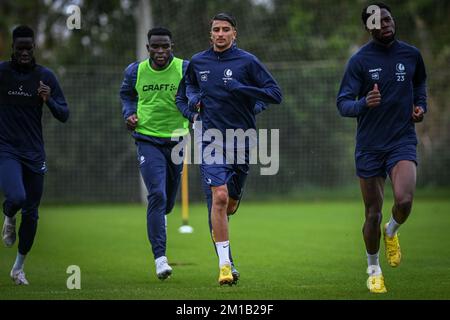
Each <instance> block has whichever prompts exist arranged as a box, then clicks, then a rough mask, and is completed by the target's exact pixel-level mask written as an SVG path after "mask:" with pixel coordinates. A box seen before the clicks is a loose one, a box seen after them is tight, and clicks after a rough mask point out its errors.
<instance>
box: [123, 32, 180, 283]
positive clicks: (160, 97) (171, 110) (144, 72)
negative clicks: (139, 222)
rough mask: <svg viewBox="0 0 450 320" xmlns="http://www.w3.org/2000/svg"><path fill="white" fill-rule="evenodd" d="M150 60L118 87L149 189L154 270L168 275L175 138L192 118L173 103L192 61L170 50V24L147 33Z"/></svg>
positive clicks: (176, 177)
mask: <svg viewBox="0 0 450 320" xmlns="http://www.w3.org/2000/svg"><path fill="white" fill-rule="evenodd" d="M147 37H148V44H147V50H148V52H149V55H150V58H149V59H147V60H144V61H140V62H134V63H132V64H131V65H129V66H128V67H127V68H126V70H125V76H124V80H123V82H122V86H121V88H120V99H121V101H122V113H123V117H124V119H125V122H126V124H127V127H128V129H129V130H131V131H133V133H132V135H133V137H134V139H135V143H136V146H137V157H138V162H139V169H140V172H141V175H142V178H143V180H144V182H145V185H146V187H147V191H148V196H147V199H148V207H147V233H148V238H149V240H150V244H151V246H152V251H153V255H154V258H155V265H156V274H157V276H158V278H159V279H161V280H164V279H167V278H168V277H169V276H170V275H171V274H172V268H171V267H170V265H169V264H168V261H167V257H166V221H167V220H166V214H168V213H170V212H171V211H172V209H173V206H174V204H175V198H176V194H177V190H178V187H179V184H180V178H181V171H182V169H183V164H182V163H181V164H175V163H174V162H173V161H172V160H171V153H172V149H173V147H174V146H175V145H176V144H177V143H178V142H177V141H172V140H171V138H172V137H182V136H185V135H186V134H188V132H189V129H188V125H189V120H187V119H186V118H184V117H183V115H182V114H181V113H180V111H178V108H177V106H176V104H175V95H176V93H177V90H178V85H179V83H180V81H181V79H182V78H183V75H184V72H185V70H186V68H187V65H188V61H184V60H182V59H179V58H176V57H174V56H173V53H172V47H173V42H172V33H171V32H170V31H169V30H168V29H166V28H153V29H151V30H150V31H149V32H148V35H147Z"/></svg>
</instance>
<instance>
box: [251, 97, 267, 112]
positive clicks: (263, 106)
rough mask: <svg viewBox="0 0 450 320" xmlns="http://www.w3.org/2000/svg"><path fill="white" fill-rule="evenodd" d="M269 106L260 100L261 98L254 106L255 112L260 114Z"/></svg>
mask: <svg viewBox="0 0 450 320" xmlns="http://www.w3.org/2000/svg"><path fill="white" fill-rule="evenodd" d="M268 106H269V105H268V104H267V103H265V102H262V101H259V100H256V103H255V107H254V108H253V113H254V114H255V115H256V114H260V113H261V112H263V111H264V110H266V109H267V107H268Z"/></svg>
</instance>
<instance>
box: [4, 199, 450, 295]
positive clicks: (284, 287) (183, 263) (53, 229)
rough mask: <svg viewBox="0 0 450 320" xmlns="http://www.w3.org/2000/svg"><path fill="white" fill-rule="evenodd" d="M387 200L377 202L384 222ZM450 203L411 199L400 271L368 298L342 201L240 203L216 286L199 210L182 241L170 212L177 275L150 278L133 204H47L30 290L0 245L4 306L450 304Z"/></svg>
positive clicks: (30, 268) (354, 228)
mask: <svg viewBox="0 0 450 320" xmlns="http://www.w3.org/2000/svg"><path fill="white" fill-rule="evenodd" d="M391 205H392V202H391V201H390V200H387V201H386V202H385V205H384V217H383V220H384V221H387V220H388V219H389V216H390V208H391ZM449 212H450V201H448V200H436V201H431V200H424V199H418V200H417V201H416V202H415V203H414V208H413V213H412V215H411V217H410V219H409V220H408V222H407V224H406V225H405V226H403V227H402V228H401V229H400V243H401V246H402V252H403V261H402V264H401V265H400V266H399V267H398V268H396V269H393V268H391V267H389V266H388V265H387V262H386V259H385V256H384V245H383V244H382V243H381V250H380V261H381V267H382V269H383V273H384V276H385V280H386V286H387V289H388V293H387V294H384V295H373V294H369V293H368V290H367V289H366V284H365V282H366V278H367V276H366V274H365V269H366V257H365V249H364V245H363V240H362V234H361V227H362V223H363V206H362V203H361V202H360V201H348V202H336V201H333V202H330V201H327V202H306V203H305V202H301V203H293V202H284V203H280V202H279V203H276V202H268V203H250V202H244V203H243V204H242V205H241V207H240V209H239V212H238V213H237V214H236V215H235V216H233V217H232V218H231V222H230V223H231V245H232V248H233V252H234V258H235V261H236V265H237V268H238V270H239V271H240V272H241V281H240V282H239V284H238V285H237V286H233V287H228V286H226V287H219V286H218V284H217V277H218V262H217V258H216V256H215V253H214V249H213V246H212V244H211V241H210V238H209V232H208V228H207V214H206V207H205V206H204V205H203V204H198V205H193V206H191V215H190V225H192V226H193V227H194V229H195V230H194V233H193V234H179V233H178V231H177V229H178V227H179V226H180V223H181V217H180V213H179V208H176V209H175V210H174V212H173V213H172V214H170V215H169V226H168V252H167V255H168V258H169V262H170V263H171V265H172V267H173V269H174V273H173V276H172V277H171V278H170V279H169V280H166V281H164V282H162V281H160V280H158V279H157V278H156V275H155V267H154V261H153V257H152V254H151V251H150V247H149V243H148V240H147V235H146V222H145V208H144V207H143V206H138V205H83V206H48V207H43V208H42V209H41V219H40V221H39V229H38V235H37V237H36V241H35V245H34V248H33V250H32V251H31V254H30V255H29V257H28V258H27V261H26V264H25V271H26V273H27V277H28V280H29V281H30V283H31V285H30V286H28V287H16V286H14V285H13V283H12V281H11V280H10V279H9V271H10V268H11V266H12V263H13V262H14V258H15V254H16V248H17V244H16V245H15V246H14V248H12V249H8V248H4V247H1V248H0V300H4V299H170V300H176V299H182V300H192V299H281V300H286V299H450V246H449V244H450V233H449V232H448V227H449V226H450V215H449ZM69 265H78V266H80V268H81V290H68V289H67V288H66V280H67V278H68V277H69V274H66V269H67V267H68V266H69Z"/></svg>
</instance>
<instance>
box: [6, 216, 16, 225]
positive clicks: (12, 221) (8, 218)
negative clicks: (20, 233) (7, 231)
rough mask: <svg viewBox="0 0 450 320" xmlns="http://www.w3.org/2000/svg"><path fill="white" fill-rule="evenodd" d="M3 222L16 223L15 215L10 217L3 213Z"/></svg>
mask: <svg viewBox="0 0 450 320" xmlns="http://www.w3.org/2000/svg"><path fill="white" fill-rule="evenodd" d="M5 222H6V223H7V224H15V223H16V217H15V216H14V217H12V218H10V217H8V216H7V215H5Z"/></svg>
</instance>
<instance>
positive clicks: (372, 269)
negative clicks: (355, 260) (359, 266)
mask: <svg viewBox="0 0 450 320" xmlns="http://www.w3.org/2000/svg"><path fill="white" fill-rule="evenodd" d="M367 274H368V275H369V276H379V275H381V274H383V273H382V272H381V267H380V266H376V265H373V266H370V265H369V266H368V267H367Z"/></svg>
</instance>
